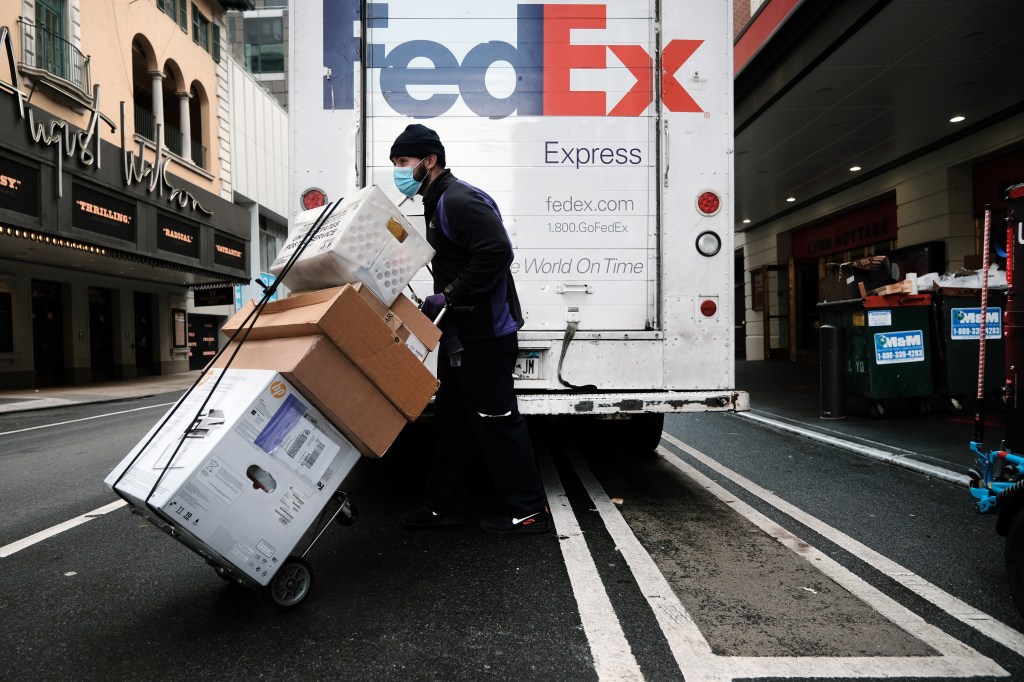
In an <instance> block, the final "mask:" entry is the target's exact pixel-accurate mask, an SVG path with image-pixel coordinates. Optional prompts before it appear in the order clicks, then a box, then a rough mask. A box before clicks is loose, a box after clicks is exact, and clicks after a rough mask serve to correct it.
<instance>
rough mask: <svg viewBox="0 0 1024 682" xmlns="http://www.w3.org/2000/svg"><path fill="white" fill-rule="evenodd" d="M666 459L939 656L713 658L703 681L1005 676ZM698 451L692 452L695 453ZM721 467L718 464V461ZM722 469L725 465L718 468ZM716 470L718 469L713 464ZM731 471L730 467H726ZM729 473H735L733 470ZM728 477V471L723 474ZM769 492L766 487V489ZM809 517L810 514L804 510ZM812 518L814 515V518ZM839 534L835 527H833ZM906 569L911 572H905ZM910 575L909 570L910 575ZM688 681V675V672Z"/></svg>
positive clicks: (699, 476)
mask: <svg viewBox="0 0 1024 682" xmlns="http://www.w3.org/2000/svg"><path fill="white" fill-rule="evenodd" d="M662 438H664V439H665V440H667V441H669V442H670V443H672V444H673V445H674V446H676V447H678V448H679V449H681V450H683V451H684V452H686V453H687V454H690V455H691V456H694V457H697V456H698V455H699V456H700V457H699V459H700V460H701V461H704V460H710V461H713V460H711V458H710V457H707V456H706V455H704V454H703V453H701V452H699V451H697V450H695V449H694V448H692V447H690V446H688V445H686V444H685V443H682V442H681V441H679V440H678V439H676V438H673V437H672V436H670V435H669V434H662ZM658 452H659V453H661V455H662V456H663V457H665V459H666V460H667V461H668V462H669V463H671V464H672V465H673V466H675V467H676V468H677V469H679V470H680V471H682V472H683V473H684V474H686V475H687V476H688V477H690V478H691V479H693V480H694V481H696V482H697V483H698V484H699V485H701V486H702V487H704V488H705V489H706V490H708V492H710V493H712V494H713V495H715V496H716V497H718V498H719V499H720V500H722V501H723V502H725V503H726V504H728V505H729V508H730V509H732V510H733V511H735V512H736V513H738V514H740V515H741V516H743V517H744V518H746V519H747V520H748V521H750V522H751V523H753V524H754V525H755V526H757V527H758V528H760V529H761V530H763V531H765V532H766V533H767V534H768V535H770V536H771V537H773V538H774V539H775V540H777V541H778V542H780V543H781V544H782V545H783V546H785V547H787V548H788V549H790V550H791V551H792V552H794V553H795V554H797V555H799V556H801V557H803V558H804V559H806V560H807V561H808V562H809V563H810V564H811V565H812V566H814V567H815V568H816V569H817V570H819V571H821V572H822V573H824V574H825V575H827V576H828V577H829V578H831V579H832V580H834V581H835V582H836V583H837V584H839V585H841V586H842V587H844V588H846V590H847V591H849V592H850V593H851V594H853V595H854V596H856V597H857V598H858V599H860V600H861V601H862V602H864V603H865V604H867V605H868V606H870V607H871V608H873V609H874V610H875V611H877V612H878V613H880V614H881V615H883V616H885V617H886V618H887V619H889V620H890V621H891V622H892V623H894V624H895V625H897V626H898V627H900V628H901V629H903V630H904V631H905V632H908V633H909V634H911V635H913V636H914V637H916V638H917V639H919V640H921V641H922V642H924V643H925V644H927V645H928V646H930V647H931V648H933V649H935V650H936V651H937V652H938V653H939V654H940V655H939V656H911V657H898V656H896V657H893V656H878V657H817V658H804V657H772V658H759V657H724V656H723V657H715V662H714V663H712V664H710V665H709V664H706V663H704V662H702V663H703V664H704V665H705V666H706V667H707V668H708V669H709V671H708V672H709V673H710V672H711V670H710V669H712V668H714V669H715V672H717V673H718V675H717V676H715V677H707V678H706V679H715V680H722V679H731V678H734V677H776V676H791V677H826V678H827V677H873V678H889V677H937V676H944V677H974V676H978V675H993V676H998V677H1005V676H1008V675H1009V673H1007V672H1006V671H1005V670H1003V668H1002V667H1000V666H999V665H998V664H997V663H996V662H995V661H993V660H991V659H990V658H988V657H986V656H982V655H981V654H979V653H978V652H977V651H975V650H974V649H972V648H970V647H968V646H967V645H965V644H963V643H962V642H960V641H958V640H956V639H954V638H953V637H951V636H949V635H947V634H946V633H945V632H943V631H942V630H940V629H938V628H937V627H935V626H933V625H930V624H929V623H927V622H926V621H925V620H924V619H923V618H921V617H920V616H918V615H917V614H915V613H913V612H912V611H910V610H909V609H907V608H906V607H904V606H902V605H901V604H899V603H898V602H896V601H895V600H894V599H892V598H890V597H888V596H887V595H885V594H883V593H882V592H881V591H880V590H878V589H877V588H875V587H873V586H871V585H870V584H868V583H867V582H866V581H865V580H863V579H862V578H860V577H859V576H857V575H855V574H854V573H853V572H851V571H850V570H848V569H847V568H845V567H843V566H842V564H840V563H839V562H837V561H835V560H834V559H832V558H830V557H828V556H827V555H825V554H824V553H822V552H821V551H819V550H817V549H815V548H813V547H811V546H810V545H809V544H808V543H806V542H805V541H803V540H801V539H800V538H798V537H797V536H795V535H794V534H792V533H790V532H789V531H788V530H786V529H785V528H783V527H782V526H780V525H778V524H777V523H775V522H774V521H772V520H771V519H769V518H768V517H766V516H765V515H763V514H761V513H760V512H758V511H757V510H756V509H754V508H753V507H751V506H750V505H748V504H747V503H745V502H743V501H742V500H739V499H737V498H736V496H735V495H733V494H732V493H730V492H729V491H728V490H726V489H725V488H723V487H722V486H720V485H718V484H717V483H715V482H714V481H712V480H711V479H710V478H708V477H707V476H705V475H704V474H702V473H701V472H699V471H698V470H697V469H695V468H693V467H692V466H690V465H689V464H687V463H686V462H684V461H683V460H682V459H680V458H679V457H678V456H676V455H675V454H673V453H672V452H670V451H668V450H666V449H665V448H663V447H659V448H658ZM694 453H696V454H694ZM719 467H721V465H719ZM721 468H722V469H725V467H721ZM716 470H718V469H717V468H716ZM725 470H726V471H729V470H728V469H725ZM729 474H732V475H735V476H737V477H739V475H738V474H736V473H735V472H732V471H729ZM723 475H728V474H723ZM765 492H767V491H765ZM804 516H806V517H807V518H808V519H811V518H813V517H810V515H807V514H805V515H804ZM815 520H816V519H815ZM818 524H819V525H820V526H822V527H823V528H825V529H827V528H828V526H827V525H826V524H824V523H822V522H820V521H818ZM834 532H835V533H837V534H838V533H839V531H834ZM908 573H909V571H908ZM911 575H912V574H911ZM684 673H685V671H684ZM687 679H689V675H687Z"/></svg>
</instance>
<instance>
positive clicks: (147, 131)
mask: <svg viewBox="0 0 1024 682" xmlns="http://www.w3.org/2000/svg"><path fill="white" fill-rule="evenodd" d="M135 134H136V135H139V136H141V137H144V138H146V139H147V140H150V141H156V116H154V115H153V113H152V112H150V111H148V110H146V109H143V108H142V107H140V106H139V105H138V104H136V105H135Z"/></svg>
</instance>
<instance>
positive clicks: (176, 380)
mask: <svg viewBox="0 0 1024 682" xmlns="http://www.w3.org/2000/svg"><path fill="white" fill-rule="evenodd" d="M198 378H199V370H196V371H194V372H182V373H180V374H167V375H163V376H150V377H142V378H139V379H128V380H125V381H106V382H102V383H97V384H84V385H81V386H56V387H53V388H39V389H34V388H28V389H24V390H20V391H0V414H5V413H10V412H25V411H27V410H45V409H48V408H51V407H67V406H68V405H81V404H88V403H109V402H114V401H116V400H131V399H133V398H145V397H147V396H151V395H160V394H163V393H175V394H177V393H182V392H184V391H185V390H186V389H187V388H188V387H189V386H191V385H192V384H193V383H194V382H195V380H196V379H198ZM174 398H177V395H175V396H174ZM170 399H171V398H170V397H169V398H168V400H170Z"/></svg>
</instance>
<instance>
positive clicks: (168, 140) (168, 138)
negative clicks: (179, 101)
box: [164, 123, 184, 156]
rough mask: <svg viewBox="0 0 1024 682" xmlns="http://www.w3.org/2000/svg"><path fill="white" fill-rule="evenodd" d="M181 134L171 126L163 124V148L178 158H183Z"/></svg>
mask: <svg viewBox="0 0 1024 682" xmlns="http://www.w3.org/2000/svg"><path fill="white" fill-rule="evenodd" d="M182 137H183V136H182V134H181V131H180V130H178V129H177V128H175V127H174V126H172V125H168V124H166V123H165V124H164V146H166V147H167V148H168V149H170V150H171V151H172V152H174V153H175V154H177V155H178V156H184V154H182V148H181V146H182V143H183V139H182Z"/></svg>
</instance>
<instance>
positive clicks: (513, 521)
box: [480, 507, 553, 535]
mask: <svg viewBox="0 0 1024 682" xmlns="http://www.w3.org/2000/svg"><path fill="white" fill-rule="evenodd" d="M552 526H553V524H552V523H551V518H550V516H549V515H548V510H547V507H545V508H544V509H543V510H542V511H539V512H535V513H533V514H530V515H529V516H524V517H523V518H521V519H520V518H516V517H509V516H492V517H491V518H489V519H484V520H483V521H481V522H480V530H484V531H487V532H488V533H496V534H497V535H532V534H535V533H547V532H548V531H549V530H551V528H552Z"/></svg>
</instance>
